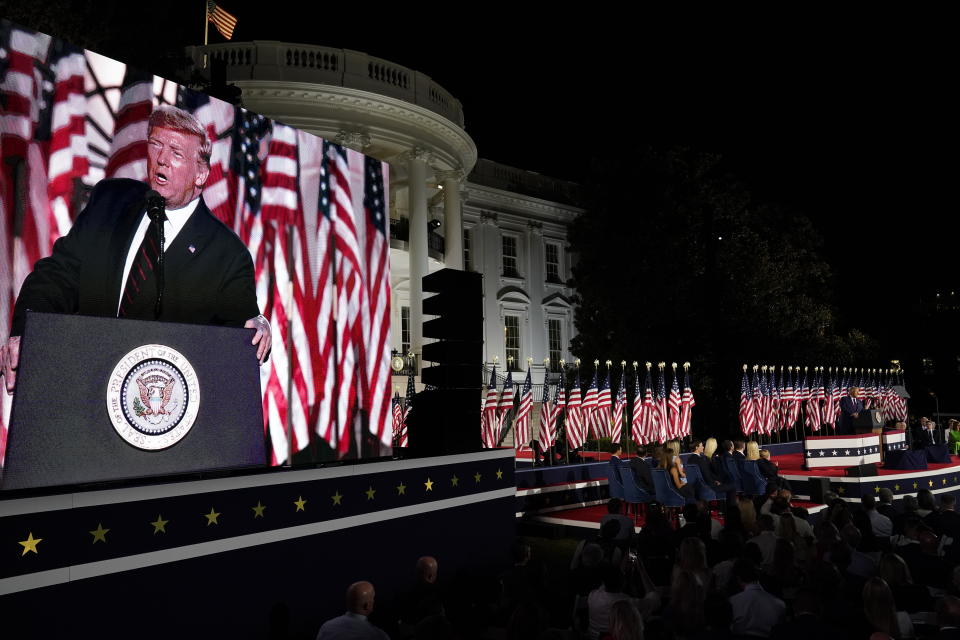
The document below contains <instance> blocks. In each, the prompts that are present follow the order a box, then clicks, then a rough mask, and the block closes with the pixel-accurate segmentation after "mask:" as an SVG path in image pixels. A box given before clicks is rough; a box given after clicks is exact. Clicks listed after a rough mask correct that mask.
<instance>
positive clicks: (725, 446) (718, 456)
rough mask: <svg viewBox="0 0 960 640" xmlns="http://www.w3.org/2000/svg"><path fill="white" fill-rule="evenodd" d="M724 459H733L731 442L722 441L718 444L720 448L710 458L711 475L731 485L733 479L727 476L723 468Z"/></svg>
mask: <svg viewBox="0 0 960 640" xmlns="http://www.w3.org/2000/svg"><path fill="white" fill-rule="evenodd" d="M724 458H733V441H732V440H724V441H723V442H721V443H720V448H718V449H717V451H716V453H714V454H713V456H712V457H711V458H710V465H711V466H712V467H713V475H714V476H716V477H717V478H720V479H721V480H723V481H724V482H727V483H731V482H733V478H731V477H730V476H729V475H728V474H727V468H726V466H724V462H723V460H724Z"/></svg>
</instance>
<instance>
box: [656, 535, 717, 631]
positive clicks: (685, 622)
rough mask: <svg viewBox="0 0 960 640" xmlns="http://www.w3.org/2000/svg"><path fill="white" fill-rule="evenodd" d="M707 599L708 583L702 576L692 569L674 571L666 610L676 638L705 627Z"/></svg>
mask: <svg viewBox="0 0 960 640" xmlns="http://www.w3.org/2000/svg"><path fill="white" fill-rule="evenodd" d="M698 542H699V541H698ZM706 599H707V585H705V584H703V581H702V580H701V578H700V577H698V576H697V575H696V574H695V573H693V572H691V571H684V570H681V571H678V572H676V573H674V575H673V580H672V581H671V583H670V605H669V606H668V607H667V609H668V611H667V612H666V617H667V621H668V624H669V625H670V628H671V630H672V631H673V636H674V638H688V637H691V636H693V635H695V634H696V633H697V632H698V631H700V630H701V629H702V628H703V625H704V622H705V620H704V603H705V601H706Z"/></svg>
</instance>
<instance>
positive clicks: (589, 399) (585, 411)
mask: <svg viewBox="0 0 960 640" xmlns="http://www.w3.org/2000/svg"><path fill="white" fill-rule="evenodd" d="M598 369H599V364H597V363H594V367H593V379H592V380H591V381H590V386H589V387H588V388H587V392H586V393H585V394H584V396H583V402H582V403H581V404H580V415H581V416H583V428H584V434H583V437H584V440H586V438H587V435H588V434H587V431H586V430H587V428H589V429H590V431H589V434H590V435H591V436H593V437H594V438H599V437H600V434H599V433H597V427H596V418H595V416H594V413H596V411H597V395H598V394H599V391H598V390H597V384H598V383H597V378H598Z"/></svg>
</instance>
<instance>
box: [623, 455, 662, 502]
mask: <svg viewBox="0 0 960 640" xmlns="http://www.w3.org/2000/svg"><path fill="white" fill-rule="evenodd" d="M643 454H644V451H643V450H642V449H637V456H636V457H635V458H630V459H628V460H627V466H629V467H630V473H631V474H632V475H633V479H634V481H635V482H636V483H637V486H638V487H640V488H641V489H643V490H644V491H646V492H647V493H649V494H651V495H652V494H654V493H656V488H655V487H654V486H653V476H651V475H650V465H648V464H647V462H646V460H644V459H643Z"/></svg>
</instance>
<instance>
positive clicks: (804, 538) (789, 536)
mask: <svg viewBox="0 0 960 640" xmlns="http://www.w3.org/2000/svg"><path fill="white" fill-rule="evenodd" d="M771 515H772V516H773V518H774V520H775V522H776V528H775V529H774V533H775V534H776V535H777V537H778V538H780V539H782V540H786V541H788V542H790V543H791V544H792V545H793V549H794V553H795V554H796V557H797V562H798V563H799V564H804V565H805V564H807V562H809V560H810V557H811V555H812V551H813V548H812V547H813V544H812V543H813V528H812V527H811V526H810V523H809V522H807V521H806V520H804V519H803V518H798V517H796V516H795V515H793V513H792V512H791V511H790V510H789V509H787V510H785V511H783V512H781V513H780V515H776V514H771Z"/></svg>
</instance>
